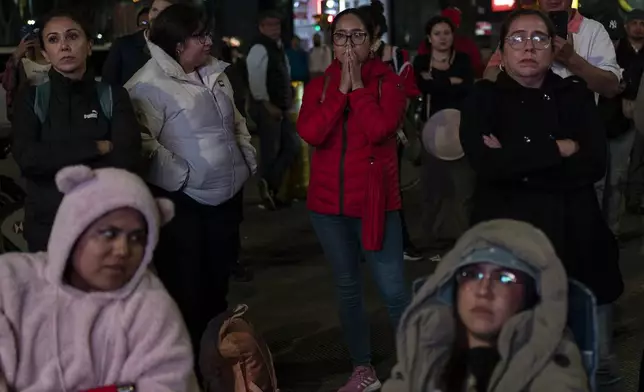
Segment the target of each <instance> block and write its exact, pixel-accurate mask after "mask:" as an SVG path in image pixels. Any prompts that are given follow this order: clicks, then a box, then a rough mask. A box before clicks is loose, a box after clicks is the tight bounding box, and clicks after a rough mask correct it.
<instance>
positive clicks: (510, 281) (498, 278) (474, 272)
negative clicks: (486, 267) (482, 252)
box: [456, 266, 523, 286]
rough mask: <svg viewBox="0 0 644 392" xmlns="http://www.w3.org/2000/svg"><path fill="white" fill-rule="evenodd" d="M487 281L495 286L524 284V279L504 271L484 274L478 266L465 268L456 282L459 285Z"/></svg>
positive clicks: (459, 273) (458, 274) (457, 275)
mask: <svg viewBox="0 0 644 392" xmlns="http://www.w3.org/2000/svg"><path fill="white" fill-rule="evenodd" d="M485 279H488V280H489V281H490V282H491V283H492V284H493V285H500V286H510V285H514V284H522V283H523V279H522V277H521V276H520V275H518V274H516V273H514V272H512V271H508V270H503V269H500V270H494V271H490V272H484V271H482V270H481V269H480V268H478V267H477V266H471V267H465V268H463V269H462V270H460V271H458V273H457V274H456V281H457V282H458V283H459V284H466V283H471V282H480V281H483V280H485Z"/></svg>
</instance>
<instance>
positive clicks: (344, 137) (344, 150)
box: [340, 104, 349, 215]
mask: <svg viewBox="0 0 644 392" xmlns="http://www.w3.org/2000/svg"><path fill="white" fill-rule="evenodd" d="M343 116H344V119H343V121H342V153H341V155H340V215H344V159H345V157H346V155H347V136H348V135H347V123H348V122H349V105H348V104H347V106H345V107H344V114H343Z"/></svg>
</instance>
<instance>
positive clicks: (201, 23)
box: [149, 4, 208, 60]
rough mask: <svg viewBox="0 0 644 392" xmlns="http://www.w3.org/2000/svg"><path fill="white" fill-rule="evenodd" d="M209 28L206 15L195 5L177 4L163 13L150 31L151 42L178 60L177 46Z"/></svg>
mask: <svg viewBox="0 0 644 392" xmlns="http://www.w3.org/2000/svg"><path fill="white" fill-rule="evenodd" d="M207 28H208V24H207V19H206V15H205V13H204V12H203V11H202V10H201V8H198V7H196V6H193V5H188V4H175V5H171V6H170V7H168V8H166V9H164V10H163V11H161V13H160V14H159V16H157V18H156V19H155V20H154V23H153V24H152V28H151V29H150V36H149V38H150V41H151V42H152V43H153V44H155V45H157V46H158V47H160V48H161V49H163V50H164V51H165V52H166V53H167V54H168V56H170V57H172V58H173V59H175V60H178V56H177V45H178V44H180V43H183V42H185V41H186V40H187V39H188V38H190V37H192V36H193V35H194V34H195V33H196V32H198V31H199V30H205V29H207Z"/></svg>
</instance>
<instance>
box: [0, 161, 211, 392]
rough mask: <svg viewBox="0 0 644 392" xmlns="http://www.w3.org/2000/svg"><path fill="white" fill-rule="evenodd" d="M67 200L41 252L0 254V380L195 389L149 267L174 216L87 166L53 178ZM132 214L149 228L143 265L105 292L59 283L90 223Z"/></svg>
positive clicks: (52, 387)
mask: <svg viewBox="0 0 644 392" xmlns="http://www.w3.org/2000/svg"><path fill="white" fill-rule="evenodd" d="M56 182H57V184H58V188H59V189H60V190H61V191H62V192H63V193H65V197H64V199H63V202H62V204H61V206H60V208H59V210H58V214H57V215H56V220H55V222H54V226H53V229H52V233H51V238H50V240H49V247H48V253H37V254H27V253H16V254H7V255H2V256H0V374H4V376H5V377H6V379H7V383H8V385H9V387H10V388H11V389H14V390H17V391H20V392H53V391H56V392H78V391H81V390H86V389H91V388H96V387H99V386H105V385H113V384H116V385H124V384H135V385H136V390H137V392H184V391H185V392H193V391H195V392H196V391H198V390H199V389H198V386H197V384H196V379H195V377H194V374H193V360H192V358H193V355H192V348H191V346H190V339H189V337H188V333H187V331H186V328H185V325H184V323H183V320H182V318H181V314H180V313H179V311H178V309H177V306H176V305H175V303H174V301H173V300H172V299H171V298H170V296H169V295H168V293H167V292H166V290H165V288H164V287H163V285H162V284H161V282H160V281H159V280H158V279H157V277H156V276H154V275H153V274H152V273H151V272H150V271H149V270H148V268H147V267H148V265H149V263H150V261H151V259H152V254H153V251H154V248H155V246H156V243H157V239H158V234H159V227H160V226H161V225H162V224H163V223H165V222H167V221H169V220H170V219H171V218H172V215H173V213H174V208H173V205H172V203H171V202H170V201H168V200H154V198H153V197H152V195H151V194H150V192H149V191H148V189H147V187H146V185H145V184H144V183H143V181H141V180H140V179H139V178H138V177H137V176H135V175H134V174H130V173H128V172H126V171H124V170H119V169H98V170H95V171H93V170H91V169H90V168H88V167H85V166H75V167H69V168H66V169H63V170H61V172H59V173H58V175H57V177H56ZM123 207H131V208H134V209H136V210H138V211H139V212H141V214H143V216H144V217H145V218H146V220H147V224H148V243H147V249H146V252H145V257H144V259H143V263H142V264H141V266H140V268H139V270H138V271H137V272H136V274H135V275H134V277H133V278H132V280H131V281H130V282H129V283H128V284H127V285H125V286H124V287H123V288H121V289H119V290H117V291H112V292H91V293H87V292H82V291H79V290H77V289H75V288H73V287H71V286H69V285H67V284H66V283H65V282H63V280H62V276H63V272H64V270H65V268H66V266H67V261H68V260H69V257H70V254H71V252H72V250H73V248H74V245H75V243H76V241H77V239H78V238H79V237H80V236H81V235H82V234H83V232H84V231H85V229H86V228H87V227H88V226H89V225H90V224H91V223H92V222H94V221H95V220H96V219H98V218H100V217H101V216H103V215H105V214H106V213H108V212H111V211H113V210H116V209H119V208H123Z"/></svg>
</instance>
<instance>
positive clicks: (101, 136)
mask: <svg viewBox="0 0 644 392" xmlns="http://www.w3.org/2000/svg"><path fill="white" fill-rule="evenodd" d="M49 78H50V83H51V95H50V99H49V110H48V112H47V118H46V120H45V123H44V124H43V125H41V123H40V120H39V119H38V116H37V115H36V113H35V112H34V101H35V96H36V88H35V87H30V88H26V89H23V90H21V91H20V93H19V94H18V97H17V100H16V104H15V118H14V122H13V129H14V144H13V156H14V158H15V160H16V162H17V163H18V166H19V167H20V169H21V171H22V174H23V176H24V177H26V179H27V200H26V206H25V210H26V211H25V214H26V225H29V223H33V221H34V220H36V221H38V222H39V223H40V224H43V225H45V226H47V225H49V226H50V225H51V224H52V223H53V220H54V216H55V214H56V210H57V209H58V205H59V204H60V202H61V200H62V194H61V193H59V192H58V190H57V188H56V185H55V183H54V177H55V176H56V173H57V172H58V171H59V170H60V169H62V168H64V167H66V166H70V165H79V164H85V165H89V166H91V167H93V168H98V167H118V168H124V169H129V170H135V169H136V168H137V165H138V162H139V157H140V151H141V136H140V128H139V124H138V122H137V119H136V116H135V114H134V110H133V108H132V104H131V102H130V97H129V96H128V94H127V91H125V89H124V88H123V87H116V86H114V87H112V101H113V105H112V118H111V120H108V119H107V118H106V117H105V115H104V114H103V111H102V109H101V104H100V100H99V97H98V92H97V87H96V82H95V81H94V76H93V75H92V73H91V72H87V73H86V74H85V76H84V77H83V79H82V80H79V81H74V80H71V79H68V78H66V77H64V76H63V75H61V74H60V73H58V72H57V71H55V70H54V69H53V68H52V70H51V71H50V72H49ZM100 140H109V141H111V142H112V144H113V151H112V152H111V153H109V154H107V155H104V156H101V155H100V154H99V150H98V147H97V144H96V142H97V141H100ZM26 230H27V229H26Z"/></svg>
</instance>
